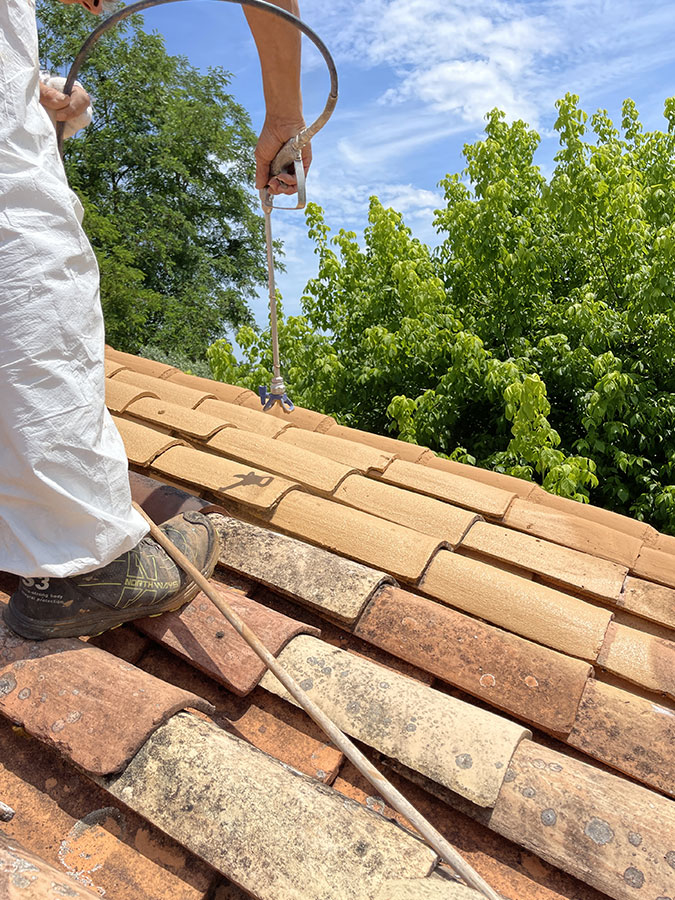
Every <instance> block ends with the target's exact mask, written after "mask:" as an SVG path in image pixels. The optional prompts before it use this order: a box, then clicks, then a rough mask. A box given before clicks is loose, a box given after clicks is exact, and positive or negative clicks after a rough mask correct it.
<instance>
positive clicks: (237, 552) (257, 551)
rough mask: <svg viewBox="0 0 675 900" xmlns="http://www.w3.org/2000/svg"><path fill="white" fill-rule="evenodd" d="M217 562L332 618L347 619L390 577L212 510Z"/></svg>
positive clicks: (283, 535)
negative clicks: (217, 541)
mask: <svg viewBox="0 0 675 900" xmlns="http://www.w3.org/2000/svg"><path fill="white" fill-rule="evenodd" d="M211 519H212V521H213V522H214V524H215V525H216V527H217V528H218V533H219V534H220V542H221V548H222V549H221V554H220V562H221V563H222V565H224V566H228V568H230V569H234V570H235V571H236V572H239V573H241V574H243V575H245V576H246V577H247V578H252V579H253V580H254V581H257V582H260V583H261V584H264V585H267V586H268V587H272V588H274V589H275V590H276V591H280V592H281V593H282V594H285V595H286V596H288V597H293V598H294V599H295V600H298V601H299V602H300V603H302V604H303V605H308V606H311V607H314V608H315V609H320V610H322V611H324V612H326V613H328V615H329V616H331V617H332V618H334V619H338V620H339V621H341V622H346V623H352V622H355V621H356V619H357V618H358V617H359V615H360V613H361V611H362V610H363V608H364V607H365V605H366V603H367V602H368V600H369V599H370V598H371V597H372V595H373V593H374V592H375V591H376V590H377V589H378V588H379V587H380V586H381V585H383V584H386V583H387V582H390V581H391V580H392V579H391V577H390V576H389V575H387V573H386V572H380V571H378V570H376V569H369V568H367V567H366V566H362V565H360V564H359V563H355V562H352V560H349V559H344V558H342V557H340V556H336V555H335V554H333V553H329V552H328V551H326V550H323V549H322V548H320V547H313V546H311V545H310V544H305V543H303V542H302V541H298V540H295V539H294V538H290V537H287V536H286V535H285V534H278V533H277V532H274V531H267V530H266V529H265V528H259V527H258V526H257V525H249V524H248V523H247V522H240V521H239V520H238V519H232V518H229V517H227V516H219V515H217V514H213V515H212V517H211Z"/></svg>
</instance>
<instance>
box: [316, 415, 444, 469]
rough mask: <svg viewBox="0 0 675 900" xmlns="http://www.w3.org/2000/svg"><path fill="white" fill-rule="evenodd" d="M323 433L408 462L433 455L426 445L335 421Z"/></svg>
mask: <svg viewBox="0 0 675 900" xmlns="http://www.w3.org/2000/svg"><path fill="white" fill-rule="evenodd" d="M325 434H328V435H330V436H331V437H338V438H343V439H344V440H346V441H356V442H357V443H359V444H365V445H366V446H367V447H375V448H376V449H378V450H383V451H384V452H385V453H391V454H393V455H394V456H396V457H398V458H399V459H405V460H408V461H409V462H419V461H420V460H422V459H426V458H430V457H432V456H433V454H432V453H431V450H429V448H428V447H420V446H418V445H417V444H409V443H407V441H398V440H396V438H390V437H385V435H383V434H372V433H371V432H370V431H360V430H359V429H358V428H347V427H346V426H345V425H338V424H337V423H335V424H333V425H331V427H330V428H328V429H327V430H326V432H325Z"/></svg>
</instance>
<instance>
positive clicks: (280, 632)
mask: <svg viewBox="0 0 675 900" xmlns="http://www.w3.org/2000/svg"><path fill="white" fill-rule="evenodd" d="M212 587H214V588H215V590H216V591H218V593H219V594H220V595H221V596H222V597H223V599H224V600H225V602H226V603H228V604H229V605H230V606H231V607H232V609H233V610H234V611H235V612H236V613H237V614H238V615H239V616H240V617H241V618H242V619H243V620H244V622H245V623H246V624H247V625H248V626H249V627H250V628H251V629H253V631H254V632H255V633H256V634H257V635H258V637H259V638H260V640H261V641H262V642H263V644H264V645H265V646H266V647H267V649H268V650H269V651H270V653H272V654H273V655H274V656H277V655H278V653H279V652H280V651H281V649H282V648H283V647H285V646H286V644H287V643H288V641H290V640H291V639H292V638H293V637H295V636H296V635H297V634H300V633H301V632H307V633H309V634H318V631H317V630H316V629H315V628H311V627H310V626H308V625H305V624H304V623H302V622H296V621H294V620H293V619H289V618H288V617H287V616H283V615H281V613H278V612H275V611H274V610H272V609H267V608H266V607H264V606H262V605H261V604H259V603H256V602H255V600H251V599H250V598H249V597H245V596H243V595H242V594H240V593H235V592H234V591H228V590H226V589H225V588H223V587H221V586H220V585H218V584H217V583H216V582H212ZM134 624H135V626H136V627H137V628H139V629H140V630H141V631H142V632H144V634H147V635H149V636H150V637H152V638H154V639H155V640H156V641H158V642H159V643H160V644H162V645H163V646H164V647H167V648H168V649H169V650H171V651H173V652H174V653H177V654H178V655H179V656H181V657H182V658H183V659H186V660H188V661H189V662H191V663H192V665H193V666H196V667H197V668H198V669H199V670H200V671H202V672H205V673H206V674H207V675H210V676H211V677H212V678H214V679H215V680H216V681H219V682H221V683H222V684H224V685H226V686H227V687H228V688H230V690H232V691H234V692H235V694H239V695H240V696H244V695H245V694H248V693H250V692H251V691H252V690H253V688H254V687H255V686H256V685H257V684H258V682H259V681H260V679H261V678H262V676H263V674H264V672H265V671H266V666H265V663H264V662H263V661H262V660H261V659H260V657H259V656H257V654H256V653H254V652H253V650H251V648H250V647H249V646H248V644H247V643H246V641H244V639H243V638H241V637H239V635H238V634H237V632H236V631H235V630H234V628H233V627H232V626H231V625H230V623H229V622H228V621H227V620H226V619H225V617H224V616H223V614H222V613H221V612H220V611H219V610H218V609H217V608H216V607H215V606H214V605H213V603H212V602H211V600H209V598H208V597H207V596H206V595H205V594H201V593H200V594H198V595H197V597H195V599H194V600H193V601H192V603H189V604H188V605H187V606H185V607H183V609H181V610H179V611H178V612H169V613H165V614H164V615H163V616H158V617H155V618H146V619H138V620H136V622H135V623H134Z"/></svg>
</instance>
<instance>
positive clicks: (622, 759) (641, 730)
mask: <svg viewBox="0 0 675 900" xmlns="http://www.w3.org/2000/svg"><path fill="white" fill-rule="evenodd" d="M567 740H568V742H569V743H570V744H571V745H572V746H573V747H577V748H578V749H579V750H583V752H584V753H587V754H588V755H589V756H592V757H594V758H595V759H600V760H602V761H603V762H606V763H609V765H610V766H613V767H614V768H615V769H619V771H621V772H625V773H626V774H627V775H631V776H632V777H633V778H637V779H638V781H644V783H645V784H648V785H650V786H651V787H655V788H656V789H657V790H660V791H663V793H664V794H670V796H671V797H674V796H675V755H674V754H673V748H675V713H674V712H672V710H669V709H666V708H665V707H663V706H657V705H656V704H655V703H652V702H650V701H649V700H644V699H643V698H642V697H636V696H635V694H631V693H629V692H628V691H622V690H620V689H619V688H616V687H612V686H610V685H608V684H603V683H602V682H599V681H595V679H589V680H588V682H587V684H586V688H585V690H584V694H583V697H582V698H581V704H580V706H579V711H578V712H577V718H576V721H575V723H574V728H573V729H572V732H571V734H570V736H569V737H568V738H567Z"/></svg>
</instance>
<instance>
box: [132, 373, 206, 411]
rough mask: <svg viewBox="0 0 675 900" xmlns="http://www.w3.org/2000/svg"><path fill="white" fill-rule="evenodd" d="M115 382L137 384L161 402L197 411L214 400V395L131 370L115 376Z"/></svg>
mask: <svg viewBox="0 0 675 900" xmlns="http://www.w3.org/2000/svg"><path fill="white" fill-rule="evenodd" d="M114 380H116V381H124V382H126V383H127V384H135V385H136V386H137V387H140V388H143V390H146V391H150V392H151V393H153V394H155V395H156V396H157V397H159V399H160V400H166V401H167V403H177V404H178V405H179V406H187V407H188V408H189V409H195V408H196V407H197V406H199V404H200V403H201V402H202V401H204V400H209V399H213V394H209V393H207V392H206V391H195V390H193V389H192V388H189V387H184V386H183V385H182V384H175V383H174V382H172V381H166V380H164V379H162V378H153V377H152V376H151V375H144V374H142V373H140V372H132V371H130V370H125V371H122V372H119V373H118V374H117V375H115V379H114Z"/></svg>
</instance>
